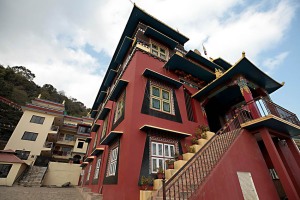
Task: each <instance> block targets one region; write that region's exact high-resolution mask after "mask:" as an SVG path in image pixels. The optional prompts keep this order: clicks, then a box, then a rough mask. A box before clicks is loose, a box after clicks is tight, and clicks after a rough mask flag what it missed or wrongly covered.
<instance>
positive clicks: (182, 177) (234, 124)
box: [158, 113, 240, 200]
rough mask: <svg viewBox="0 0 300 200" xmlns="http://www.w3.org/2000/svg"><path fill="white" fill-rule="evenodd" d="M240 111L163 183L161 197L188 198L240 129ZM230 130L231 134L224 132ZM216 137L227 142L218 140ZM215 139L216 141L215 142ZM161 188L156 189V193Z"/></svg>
mask: <svg viewBox="0 0 300 200" xmlns="http://www.w3.org/2000/svg"><path fill="white" fill-rule="evenodd" d="M239 117H240V113H238V114H237V115H235V116H234V117H233V118H232V119H231V120H229V121H228V123H226V124H225V126H224V127H223V128H222V129H220V130H219V131H218V132H217V133H216V134H215V135H214V136H213V137H212V138H211V139H210V141H208V142H207V143H206V144H205V145H204V146H203V147H202V148H201V149H200V150H199V151H198V152H196V154H195V155H194V156H193V158H191V159H190V160H189V161H188V162H187V163H186V164H185V165H184V166H183V167H182V168H181V169H179V170H178V171H177V172H176V173H175V174H174V175H173V176H172V177H171V178H170V179H169V180H168V181H167V182H166V183H165V184H164V185H163V188H162V190H163V191H165V192H164V193H163V199H166V198H168V199H172V198H174V199H183V200H184V199H188V198H189V197H190V196H191V195H192V192H193V191H195V190H196V189H197V188H198V187H199V186H200V184H201V183H203V181H204V180H205V178H206V177H207V175H208V174H209V173H210V172H211V171H212V169H213V168H214V166H215V165H216V163H217V162H218V160H219V159H220V158H221V156H222V155H223V153H224V152H225V150H226V149H227V148H229V146H230V145H231V144H232V142H233V141H234V139H235V138H236V137H237V135H238V133H239V131H240V122H239ZM227 132H231V133H232V134H226V133H227ZM218 137H222V138H221V139H222V140H224V141H227V143H222V142H218V141H217V139H218ZM216 141H217V142H216ZM162 190H160V191H158V195H159V193H160V192H162Z"/></svg>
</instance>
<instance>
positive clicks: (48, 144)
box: [44, 142, 53, 149]
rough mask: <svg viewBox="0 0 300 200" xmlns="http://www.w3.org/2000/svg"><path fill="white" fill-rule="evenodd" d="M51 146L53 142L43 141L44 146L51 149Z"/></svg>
mask: <svg viewBox="0 0 300 200" xmlns="http://www.w3.org/2000/svg"><path fill="white" fill-rule="evenodd" d="M52 147H53V142H45V144H44V148H50V149H52Z"/></svg>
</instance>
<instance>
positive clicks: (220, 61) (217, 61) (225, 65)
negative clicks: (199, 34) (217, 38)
mask: <svg viewBox="0 0 300 200" xmlns="http://www.w3.org/2000/svg"><path fill="white" fill-rule="evenodd" d="M213 63H215V64H217V65H219V66H221V67H223V69H225V70H227V69H229V68H230V67H232V65H231V64H230V63H229V62H227V61H226V60H224V59H223V58H217V59H214V60H213Z"/></svg>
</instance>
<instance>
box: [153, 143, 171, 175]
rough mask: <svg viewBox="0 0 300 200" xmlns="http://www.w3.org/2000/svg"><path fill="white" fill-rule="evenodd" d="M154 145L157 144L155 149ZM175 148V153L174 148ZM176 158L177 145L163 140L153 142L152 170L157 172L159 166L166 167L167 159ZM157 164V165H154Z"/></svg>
mask: <svg viewBox="0 0 300 200" xmlns="http://www.w3.org/2000/svg"><path fill="white" fill-rule="evenodd" d="M153 145H155V150H154V148H153ZM159 146H161V147H162V149H161V150H162V151H161V152H160V151H159ZM166 148H167V149H168V150H167V151H168V152H169V153H168V155H166V152H167V151H166ZM171 149H173V153H171V152H172V150H171ZM174 158H175V145H174V144H169V143H162V142H156V141H153V142H151V172H152V173H156V172H157V170H158V168H159V167H162V168H163V169H165V163H166V161H167V160H172V159H174ZM154 166H156V167H154Z"/></svg>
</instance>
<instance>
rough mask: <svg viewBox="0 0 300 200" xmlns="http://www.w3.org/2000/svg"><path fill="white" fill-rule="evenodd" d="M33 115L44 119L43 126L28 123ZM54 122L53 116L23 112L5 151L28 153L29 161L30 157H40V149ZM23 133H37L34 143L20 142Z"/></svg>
mask: <svg viewBox="0 0 300 200" xmlns="http://www.w3.org/2000/svg"><path fill="white" fill-rule="evenodd" d="M33 115H36V116H41V117H45V120H44V123H43V124H35V123H30V120H31V117H32V116H33ZM53 121H54V116H53V115H48V114H43V113H38V112H32V111H29V110H25V111H24V113H23V115H22V117H21V119H20V121H19V123H18V125H17V127H16V128H15V130H14V132H13V134H12V136H11V137H10V139H9V141H8V143H7V145H6V147H5V149H12V150H23V149H25V150H26V151H30V155H29V157H28V160H31V159H33V158H31V155H40V153H41V149H42V148H43V146H44V143H45V141H46V139H47V136H48V132H49V131H50V130H51V126H52V123H53ZM25 131H29V132H35V133H38V136H37V138H36V141H29V140H22V139H21V138H22V136H23V134H24V132H25Z"/></svg>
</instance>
